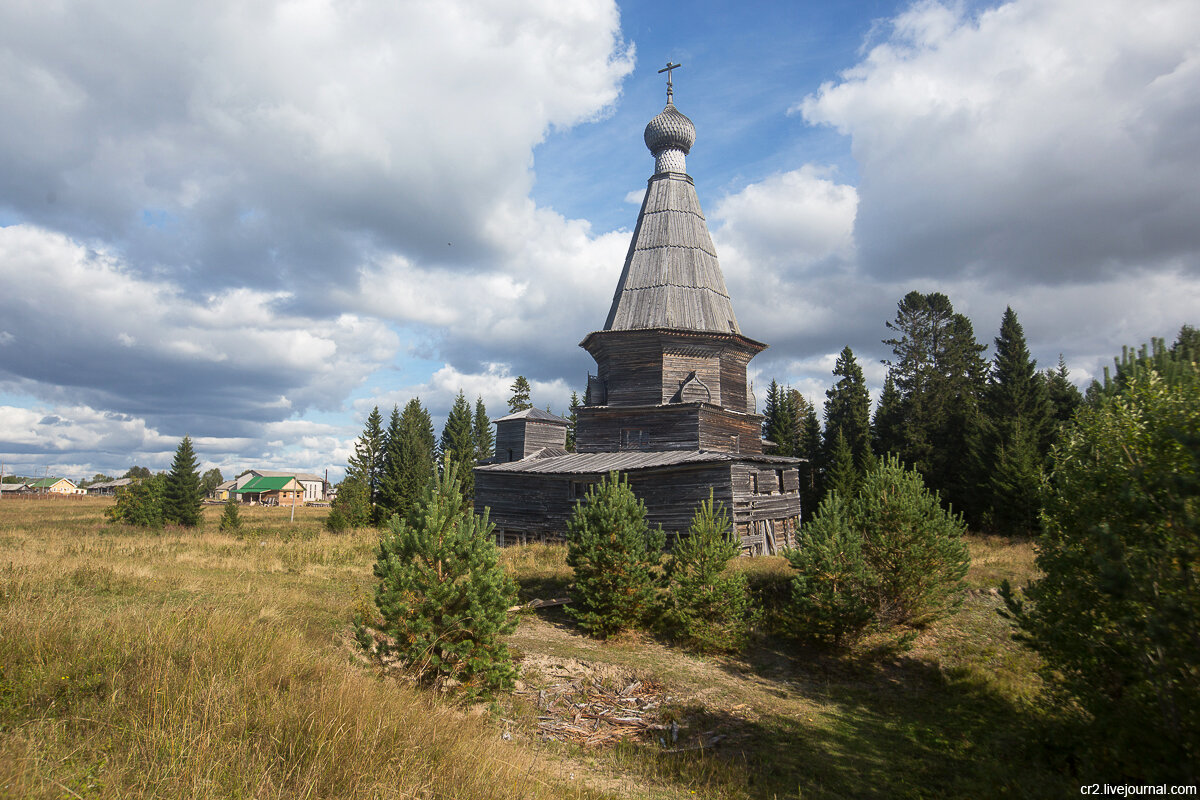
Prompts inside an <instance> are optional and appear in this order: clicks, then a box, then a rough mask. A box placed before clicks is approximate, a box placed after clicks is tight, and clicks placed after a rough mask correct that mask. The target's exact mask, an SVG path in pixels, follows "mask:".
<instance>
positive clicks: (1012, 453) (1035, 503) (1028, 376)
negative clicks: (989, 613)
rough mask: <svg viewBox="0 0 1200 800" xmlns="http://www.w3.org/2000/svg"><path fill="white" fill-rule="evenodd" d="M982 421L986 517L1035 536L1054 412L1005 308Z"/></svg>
mask: <svg viewBox="0 0 1200 800" xmlns="http://www.w3.org/2000/svg"><path fill="white" fill-rule="evenodd" d="M982 423H983V424H982V426H981V429H982V448H981V449H982V455H983V470H982V471H981V474H983V475H984V476H986V480H985V481H984V488H985V491H986V495H987V498H988V506H989V507H988V509H987V517H988V519H990V521H991V523H992V525H993V526H994V527H995V528H996V530H998V531H999V532H1001V533H1006V534H1027V533H1036V532H1037V530H1038V516H1039V514H1040V513H1041V501H1040V500H1039V497H1040V493H1041V481H1042V464H1043V461H1044V458H1045V455H1046V449H1045V447H1044V443H1047V442H1048V438H1047V433H1046V432H1047V430H1048V429H1049V428H1050V425H1051V408H1050V402H1049V400H1048V399H1047V397H1046V387H1045V385H1044V383H1043V380H1042V376H1041V375H1040V374H1039V373H1038V371H1037V362H1036V361H1035V360H1033V358H1031V357H1030V355H1029V349H1028V348H1027V347H1026V346H1025V332H1024V330H1023V329H1022V328H1021V323H1020V322H1018V321H1017V315H1016V312H1014V311H1013V310H1012V308H1007V309H1005V311H1004V317H1003V319H1002V320H1001V322H1000V335H999V336H998V337H996V358H995V362H994V366H993V368H992V374H991V378H990V379H989V381H988V385H987V391H986V392H985V394H984V415H983V420H982Z"/></svg>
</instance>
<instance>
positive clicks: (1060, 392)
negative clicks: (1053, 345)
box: [1042, 353, 1083, 452]
mask: <svg viewBox="0 0 1200 800" xmlns="http://www.w3.org/2000/svg"><path fill="white" fill-rule="evenodd" d="M1042 378H1043V380H1044V381H1045V383H1046V396H1047V397H1048V398H1049V400H1050V416H1051V418H1052V424H1051V425H1050V426H1049V427H1050V429H1051V431H1052V433H1053V435H1052V436H1051V439H1052V440H1053V441H1052V442H1051V444H1053V443H1056V442H1057V441H1058V439H1059V437H1060V436H1061V435H1062V432H1063V430H1065V429H1066V426H1067V423H1069V422H1070V421H1071V418H1072V417H1073V416H1075V411H1076V409H1078V408H1079V407H1080V406H1081V405H1083V394H1082V393H1081V392H1080V391H1079V388H1078V387H1077V386H1075V384H1074V383H1072V382H1071V372H1070V370H1068V369H1067V362H1066V361H1064V360H1063V357H1062V353H1059V354H1058V368H1057V369H1048V370H1046V371H1045V372H1043V373H1042ZM1047 452H1049V451H1048V450H1047Z"/></svg>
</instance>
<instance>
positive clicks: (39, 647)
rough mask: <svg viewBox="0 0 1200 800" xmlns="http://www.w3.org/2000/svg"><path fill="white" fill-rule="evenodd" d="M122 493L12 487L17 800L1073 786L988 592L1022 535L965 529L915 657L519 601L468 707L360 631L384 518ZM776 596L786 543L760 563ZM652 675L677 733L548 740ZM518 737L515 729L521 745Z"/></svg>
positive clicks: (9, 699)
mask: <svg viewBox="0 0 1200 800" xmlns="http://www.w3.org/2000/svg"><path fill="white" fill-rule="evenodd" d="M109 502H111V501H106V500H95V499H86V500H83V501H69V502H62V501H59V502H55V501H41V502H21V503H15V502H14V503H8V504H5V503H3V502H0V797H35V798H36V797H45V798H51V797H53V798H62V797H89V798H91V797H193V798H218V797H351V798H353V797H416V798H436V797H446V798H451V797H453V798H466V800H470V799H471V798H491V797H496V798H500V797H521V798H549V797H653V798H660V797H661V798H691V797H697V798H709V799H710V800H774V799H775V798H783V797H791V798H795V797H804V798H840V797H889V798H890V797H933V796H937V797H978V796H994V795H997V794H1004V793H1009V794H1012V795H1014V796H1027V797H1038V796H1057V795H1061V794H1062V793H1063V792H1064V791H1065V790H1066V789H1067V788H1074V787H1073V786H1072V785H1069V784H1066V783H1064V779H1063V777H1062V776H1061V775H1059V774H1057V773H1055V772H1054V771H1052V770H1050V769H1048V767H1047V766H1046V765H1045V764H1041V763H1039V762H1037V760H1036V758H1035V756H1034V754H1035V753H1036V752H1037V741H1038V736H1039V735H1040V734H1039V733H1038V732H1039V730H1040V727H1039V726H1040V725H1041V718H1040V717H1039V712H1038V711H1037V709H1036V706H1035V700H1036V696H1037V692H1038V688H1039V687H1038V685H1037V684H1036V681H1035V679H1033V678H1032V677H1031V676H1032V670H1033V667H1034V666H1035V662H1034V660H1033V658H1032V656H1031V655H1030V654H1029V653H1027V652H1025V651H1024V650H1022V649H1020V648H1019V647H1017V646H1016V645H1015V644H1013V643H1012V641H1011V640H1010V638H1009V637H1008V630H1007V627H1006V623H1005V622H1004V621H1003V620H1001V619H1000V618H999V617H998V615H997V614H996V613H995V611H996V606H997V600H996V598H995V597H993V596H992V595H991V594H990V593H988V592H987V591H983V590H985V589H987V588H989V587H993V586H995V585H996V584H998V582H999V580H1000V579H1002V578H1009V579H1010V580H1012V581H1013V582H1014V583H1023V582H1024V581H1025V580H1026V579H1027V578H1028V577H1029V576H1030V575H1032V574H1033V561H1032V550H1031V548H1030V546H1029V545H1028V543H1025V542H1021V541H1010V540H997V539H983V538H972V539H971V541H970V546H971V552H972V556H973V558H974V561H975V563H974V565H973V567H972V571H971V574H970V575H969V576H968V580H969V582H970V585H971V586H972V587H973V589H974V591H973V592H972V593H971V594H970V595H969V596H968V597H967V599H966V602H965V603H964V607H963V609H962V611H961V612H960V613H959V614H958V615H956V616H955V617H952V618H950V619H947V620H943V621H941V622H939V623H937V624H936V625H933V626H931V627H930V628H928V629H926V630H924V631H921V632H920V634H919V636H917V638H916V639H915V641H914V642H912V643H911V647H910V649H908V650H907V651H903V650H897V649H895V647H894V642H893V643H887V642H876V643H874V644H872V643H868V645H867V646H866V647H864V648H862V649H860V650H858V651H855V652H851V653H829V652H820V651H812V650H807V649H805V648H803V647H800V646H799V645H797V644H795V643H792V642H788V641H786V640H784V639H781V638H779V637H778V636H773V635H766V634H763V635H760V636H759V637H758V638H757V639H756V642H755V645H754V647H753V648H752V649H751V651H750V652H748V653H747V654H745V656H744V657H742V658H737V659H711V658H710V659H706V658H699V657H696V656H693V655H690V654H688V653H684V652H681V651H679V650H676V649H674V648H671V647H668V646H666V645H665V644H663V643H661V642H658V641H655V640H653V639H652V638H649V637H647V636H644V635H639V634H633V635H627V636H624V637H621V638H618V639H616V640H615V641H611V642H598V641H596V640H594V639H590V638H588V637H586V636H583V635H581V634H580V632H579V631H578V630H577V629H576V628H575V627H574V626H573V625H572V624H571V622H570V620H569V618H568V617H567V616H566V615H565V614H564V613H563V612H562V610H561V609H547V610H544V611H539V612H537V613H530V614H525V615H523V616H522V619H521V624H520V627H519V628H518V630H517V632H516V633H515V634H514V635H513V636H512V637H511V640H510V641H511V644H512V646H513V648H514V651H515V652H517V653H518V654H519V656H520V658H521V659H522V660H523V669H524V673H523V681H524V682H525V684H526V685H525V687H524V688H525V690H524V691H523V692H521V693H520V694H516V695H513V696H511V697H506V698H501V700H500V702H499V706H498V708H497V709H495V710H494V711H493V712H492V713H490V714H489V713H483V714H478V713H475V714H473V713H469V712H467V711H465V710H464V709H462V708H459V707H457V706H455V705H453V704H452V703H450V702H447V701H445V700H442V699H440V698H438V697H436V696H433V695H431V694H429V693H427V692H419V691H416V690H413V689H411V688H409V687H407V686H406V685H404V684H403V683H402V682H400V681H396V680H392V679H391V678H388V677H385V676H383V675H382V674H381V673H380V672H379V671H378V670H376V669H375V668H374V667H372V666H370V665H368V664H366V663H365V662H363V661H362V660H360V659H358V658H357V657H356V651H355V650H354V649H353V647H351V646H348V644H347V641H348V638H349V635H348V634H349V625H348V623H349V620H350V617H351V614H352V613H353V609H354V607H355V606H356V604H358V603H360V602H362V600H363V598H364V597H366V596H368V595H369V591H370V586H371V577H370V572H371V564H372V563H373V561H374V549H375V545H376V534H375V532H374V531H369V530H367V531H359V532H354V533H350V534H347V535H344V536H333V535H331V534H329V533H327V532H324V531H323V530H322V529H321V522H322V520H323V518H324V516H325V514H326V513H327V512H326V511H325V510H324V509H297V513H296V521H295V522H294V523H292V522H290V521H289V514H290V509H287V508H283V509H264V508H248V509H244V511H243V519H244V521H245V524H246V528H245V530H244V531H243V532H242V533H241V534H239V535H226V534H223V533H220V532H219V531H218V530H217V526H216V522H217V519H218V517H219V515H220V512H221V508H220V507H219V506H212V507H206V509H205V525H204V527H202V528H201V529H200V530H198V531H192V530H180V529H166V530H164V531H161V532H148V531H144V530H138V529H132V528H127V527H123V526H112V525H107V524H105V523H104V522H103V521H102V517H101V514H102V511H103V508H104V507H105V506H106V505H107V504H108V503H109ZM501 560H502V563H504V565H505V566H506V568H508V569H510V570H511V571H512V572H513V574H514V575H515V576H516V578H517V580H518V583H519V584H520V586H521V593H522V598H523V599H526V600H527V599H532V598H534V597H557V596H562V594H563V593H564V592H565V590H566V588H567V586H568V585H569V583H570V578H571V574H570V569H569V568H568V567H567V566H566V562H565V548H563V547H561V546H558V547H555V546H528V547H523V548H510V549H507V550H505V551H503V553H502V559H501ZM734 568H735V569H739V570H743V571H745V572H746V573H747V575H748V577H749V579H750V582H751V585H752V587H753V588H754V591H755V592H756V596H757V597H758V598H759V600H760V602H761V603H763V604H768V605H769V604H775V608H776V611H779V610H780V609H782V608H783V606H782V605H780V603H779V601H780V598H782V597H783V596H784V593H785V592H786V589H787V585H788V581H789V579H790V575H789V569H788V566H787V563H786V561H785V560H784V559H780V558H764V559H754V560H741V561H738V562H736V563H735V564H734ZM567 673H569V674H577V675H579V676H581V677H589V678H591V679H594V680H599V681H604V682H605V685H610V684H611V685H615V682H627V681H629V680H633V679H638V678H641V677H645V678H648V679H650V680H652V681H653V682H655V684H657V685H660V686H661V687H663V688H662V693H663V694H664V696H666V697H669V698H670V700H668V701H667V703H666V705H665V706H664V707H663V708H662V718H663V719H668V720H670V719H673V720H676V721H677V722H678V724H679V726H680V734H679V735H680V741H681V742H684V743H687V742H691V741H694V740H695V739H696V737H701V740H705V741H707V740H711V739H712V738H713V737H712V736H711V735H710V736H708V737H704V736H703V734H705V733H706V732H712V731H715V732H718V733H719V734H720V735H721V736H723V737H724V738H723V739H722V740H721V742H720V744H719V745H718V746H717V747H716V748H714V749H712V750H699V751H691V752H682V753H668V752H665V750H668V749H671V748H670V747H669V746H667V747H664V745H665V744H667V743H666V742H664V743H662V744H660V743H659V742H657V741H654V740H652V739H651V740H646V741H641V742H628V743H625V744H621V745H618V746H615V747H607V748H580V747H578V746H574V745H570V744H564V743H554V742H547V741H545V740H543V739H542V738H540V737H539V735H538V730H539V728H538V726H537V722H538V716H539V714H540V712H539V709H538V707H537V697H538V693H537V691H536V690H537V688H538V687H539V686H540V685H542V684H543V683H548V682H550V681H561V680H562V675H563V674H567ZM504 735H511V736H512V739H511V740H505V739H504V738H502V737H503V736H504Z"/></svg>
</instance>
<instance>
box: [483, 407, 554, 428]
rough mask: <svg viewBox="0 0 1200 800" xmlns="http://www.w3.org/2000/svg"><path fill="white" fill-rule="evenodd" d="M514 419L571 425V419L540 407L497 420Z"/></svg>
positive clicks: (506, 420)
mask: <svg viewBox="0 0 1200 800" xmlns="http://www.w3.org/2000/svg"><path fill="white" fill-rule="evenodd" d="M514 419H533V420H537V421H538V422H553V423H554V424H556V425H570V424H571V421H570V420H568V419H563V418H562V417H560V416H558V415H557V414H551V413H550V412H549V411H542V410H541V409H540V408H526V409H523V410H521V411H517V412H515V413H513V414H509V415H508V416H506V417H500V418H499V419H497V420H495V421H496V422H508V421H510V420H514Z"/></svg>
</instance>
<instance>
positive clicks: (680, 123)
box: [644, 101, 696, 156]
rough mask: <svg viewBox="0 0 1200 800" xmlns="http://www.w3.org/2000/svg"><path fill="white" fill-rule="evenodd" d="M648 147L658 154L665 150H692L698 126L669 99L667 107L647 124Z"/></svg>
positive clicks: (686, 151) (685, 152)
mask: <svg viewBox="0 0 1200 800" xmlns="http://www.w3.org/2000/svg"><path fill="white" fill-rule="evenodd" d="M644 138H645V140H646V147H648V148H650V152H651V153H653V154H654V155H655V156H657V155H658V154H659V153H661V152H662V151H663V150H667V149H675V150H682V151H683V154H684V155H687V154H688V153H689V152H691V149H692V145H694V144H695V143H696V126H695V125H693V124H692V121H691V120H690V119H688V118H687V117H685V116H684V115H683V114H681V113H680V112H679V109H677V108H675V104H674V103H672V102H670V101H667V107H666V108H664V109H663V110H662V113H661V114H659V115H658V116H657V117H655V118H654V119H652V120H650V122H649V124H647V125H646V133H645V137H644Z"/></svg>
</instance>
